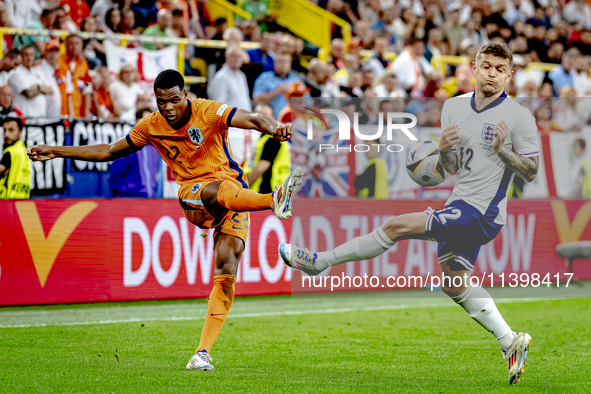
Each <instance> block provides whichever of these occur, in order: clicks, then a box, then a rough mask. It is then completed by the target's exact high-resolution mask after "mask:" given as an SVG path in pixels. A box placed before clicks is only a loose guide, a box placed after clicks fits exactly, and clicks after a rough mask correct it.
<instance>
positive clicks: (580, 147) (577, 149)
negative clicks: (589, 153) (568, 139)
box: [570, 138, 591, 199]
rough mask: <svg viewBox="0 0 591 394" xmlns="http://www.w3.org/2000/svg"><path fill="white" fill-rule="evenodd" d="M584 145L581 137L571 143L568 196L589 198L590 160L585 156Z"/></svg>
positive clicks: (590, 185) (590, 182)
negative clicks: (571, 156) (571, 160)
mask: <svg viewBox="0 0 591 394" xmlns="http://www.w3.org/2000/svg"><path fill="white" fill-rule="evenodd" d="M586 145H587V143H586V142H585V140H584V139H582V138H577V139H576V140H575V142H574V143H573V163H572V164H571V170H570V178H571V185H572V190H571V193H570V198H585V199H590V198H591V162H590V161H589V159H587V158H586V157H585V147H586Z"/></svg>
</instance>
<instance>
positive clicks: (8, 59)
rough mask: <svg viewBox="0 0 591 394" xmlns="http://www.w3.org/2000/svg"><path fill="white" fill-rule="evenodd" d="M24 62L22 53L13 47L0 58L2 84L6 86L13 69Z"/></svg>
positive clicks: (0, 82) (0, 81)
mask: <svg viewBox="0 0 591 394" xmlns="http://www.w3.org/2000/svg"><path fill="white" fill-rule="evenodd" d="M22 63H23V57H22V56H21V53H20V52H19V51H18V50H16V49H11V50H9V51H8V52H6V53H5V54H4V56H2V59H0V86H4V85H6V84H7V83H8V78H9V77H10V74H11V72H12V70H14V69H15V68H17V67H18V66H20V65H21V64H22Z"/></svg>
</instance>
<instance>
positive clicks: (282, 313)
mask: <svg viewBox="0 0 591 394" xmlns="http://www.w3.org/2000/svg"><path fill="white" fill-rule="evenodd" d="M565 299H569V298H519V299H514V298H507V299H502V298H501V299H498V300H495V302H496V303H497V304H512V303H520V302H533V301H549V300H565ZM455 306H456V305H455V304H453V303H450V304H439V305H417V304H399V305H392V306H382V307H368V308H338V309H335V308H330V309H321V310H305V311H280V312H259V313H242V314H234V315H229V316H228V318H233V319H236V318H244V317H273V316H299V315H321V314H333V313H349V312H374V311H389V310H396V309H416V308H450V307H455ZM0 316H1V314H0ZM199 320H205V318H204V317H190V316H180V317H156V318H155V317H148V318H144V319H140V318H129V319H119V320H98V321H83V322H66V323H60V324H9V325H0V328H33V327H62V326H91V325H101V324H125V323H140V322H148V321H199Z"/></svg>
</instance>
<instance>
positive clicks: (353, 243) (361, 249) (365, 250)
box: [315, 227, 396, 270]
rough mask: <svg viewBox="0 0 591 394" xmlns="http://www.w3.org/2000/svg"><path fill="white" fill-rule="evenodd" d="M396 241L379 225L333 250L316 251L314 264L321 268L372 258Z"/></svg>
mask: <svg viewBox="0 0 591 394" xmlns="http://www.w3.org/2000/svg"><path fill="white" fill-rule="evenodd" d="M395 243H396V242H394V241H392V240H391V239H390V238H388V236H387V235H386V233H385V232H384V230H382V228H381V227H378V228H376V229H375V230H373V231H372V232H371V233H369V234H367V235H362V236H360V237H355V238H353V239H352V240H350V241H347V242H345V243H344V244H342V245H339V246H337V247H336V248H334V249H333V250H329V251H327V252H320V253H317V254H316V255H317V258H316V263H315V266H316V267H317V268H319V269H321V270H323V269H325V268H328V267H329V266H332V265H336V264H342V263H347V262H349V261H363V260H369V259H373V258H374V257H377V256H379V255H381V254H382V253H384V252H385V251H387V250H388V249H390V248H391V247H392V246H394V244H395Z"/></svg>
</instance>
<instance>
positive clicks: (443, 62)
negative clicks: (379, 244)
mask: <svg viewBox="0 0 591 394" xmlns="http://www.w3.org/2000/svg"><path fill="white" fill-rule="evenodd" d="M212 1H214V2H220V3H222V0H212ZM274 1H275V2H279V1H278V0H272V3H273V2H274ZM300 2H302V4H303V3H305V4H306V6H303V7H308V5H309V6H313V5H312V4H310V3H308V2H307V1H306V0H291V1H290V2H289V4H290V5H293V4H296V3H297V4H299V3H300ZM216 4H217V3H216ZM317 8H319V9H320V10H322V11H323V12H324V13H326V15H325V14H324V13H322V12H319V15H321V16H322V17H326V19H324V20H325V21H330V22H333V23H335V24H336V25H338V26H341V27H342V28H343V36H344V40H345V43H347V44H348V41H349V39H350V37H351V36H350V34H351V31H350V26H349V24H348V23H346V22H345V21H343V20H342V19H340V18H338V17H336V16H334V15H333V14H331V13H330V12H327V11H325V10H323V9H322V8H320V7H317ZM235 11H236V10H234V9H233V8H232V12H235ZM316 11H318V10H315V11H314V12H316ZM331 16H332V17H331ZM331 18H332V19H331ZM294 19H295V18H294ZM321 19H322V18H321ZM336 20H338V21H336ZM325 27H326V26H325ZM306 28H307V27H306ZM327 29H329V28H327ZM308 30H313V29H311V28H310V29H308ZM321 30H322V29H321ZM327 31H329V30H327ZM329 32H330V31H329ZM294 33H296V34H298V33H297V32H296V31H294ZM17 34H20V35H28V36H50V37H57V38H61V39H62V40H63V39H65V38H66V37H67V36H68V35H69V34H70V32H68V31H66V30H30V29H16V28H11V27H0V42H2V40H4V36H5V35H17ZM77 35H79V36H80V37H82V39H88V38H95V39H97V40H110V41H112V42H119V45H120V46H125V45H127V42H128V41H137V42H140V43H152V44H157V43H162V44H169V45H177V46H178V49H179V50H178V65H179V67H178V70H179V72H180V73H181V74H183V75H184V70H185V68H184V63H185V51H184V49H185V46H187V45H193V46H195V47H198V48H213V49H222V48H225V47H226V46H227V45H228V43H227V42H226V41H222V40H204V39H187V38H172V37H146V36H142V35H137V36H134V35H129V34H118V33H110V34H107V33H89V32H79V33H77ZM328 37H329V39H328V41H327V42H326V43H324V44H322V45H324V46H320V51H319V52H318V57H319V58H320V59H326V57H327V56H328V53H329V51H330V35H328ZM303 38H304V39H306V40H307V38H306V37H303ZM240 46H241V47H242V48H243V49H253V48H259V47H260V43H258V42H242V43H240ZM61 51H62V53H63V52H64V51H65V44H62V47H61ZM2 55H3V51H2V46H1V45H0V57H2ZM361 55H362V56H363V57H364V58H365V59H366V60H367V59H369V58H371V57H372V56H373V52H372V51H370V50H363V51H361ZM384 57H385V58H386V59H388V60H391V61H394V60H395V59H396V54H395V53H392V52H387V53H385V54H384ZM468 62H469V58H468V57H467V56H433V58H432V59H431V64H432V65H433V67H435V69H437V70H440V71H442V72H444V74H446V69H447V65H459V64H465V63H468ZM556 66H557V64H550V63H533V62H532V63H529V64H528V65H527V67H526V70H543V71H551V70H552V69H554V67H556ZM185 82H186V83H187V84H200V83H206V82H207V78H206V77H203V76H201V77H194V76H186V77H185Z"/></svg>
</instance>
